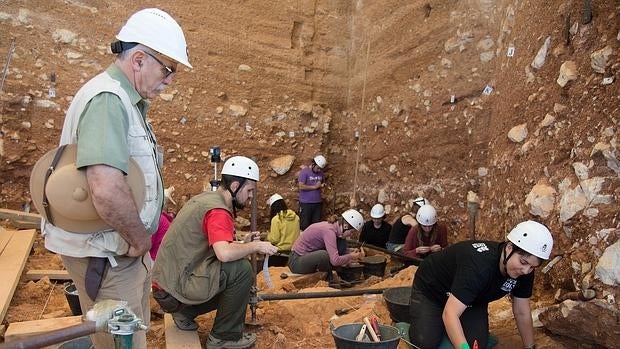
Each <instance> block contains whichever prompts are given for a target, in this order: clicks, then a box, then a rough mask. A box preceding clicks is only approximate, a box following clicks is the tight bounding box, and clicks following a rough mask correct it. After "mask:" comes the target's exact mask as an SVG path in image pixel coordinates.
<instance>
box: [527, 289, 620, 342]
mask: <svg viewBox="0 0 620 349" xmlns="http://www.w3.org/2000/svg"><path fill="white" fill-rule="evenodd" d="M538 318H539V319H540V321H541V322H542V323H543V324H544V325H545V328H546V329H547V330H549V331H551V332H552V333H554V334H557V335H560V336H566V337H570V338H576V339H578V340H579V341H580V342H581V343H584V344H585V343H587V344H593V345H599V346H603V347H605V348H617V345H618V343H620V311H618V309H617V308H616V307H615V306H614V305H612V304H608V303H607V302H605V301H603V300H600V299H595V300H592V301H589V302H579V301H573V300H566V301H564V302H562V303H561V304H559V305H557V306H553V307H549V308H548V309H547V310H546V311H544V312H542V313H541V314H540V315H539V316H538Z"/></svg>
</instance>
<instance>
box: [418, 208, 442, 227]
mask: <svg viewBox="0 0 620 349" xmlns="http://www.w3.org/2000/svg"><path fill="white" fill-rule="evenodd" d="M415 220H416V221H418V223H420V224H422V225H433V224H435V223H437V211H436V210H435V208H434V207H433V206H431V205H424V206H422V207H420V209H419V210H418V213H417V214H416V215H415Z"/></svg>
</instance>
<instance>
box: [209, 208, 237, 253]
mask: <svg viewBox="0 0 620 349" xmlns="http://www.w3.org/2000/svg"><path fill="white" fill-rule="evenodd" d="M202 231H203V232H204V234H205V236H206V237H207V241H208V242H209V245H210V246H212V245H213V244H214V243H216V242H218V241H228V242H232V241H233V240H234V239H235V222H234V220H233V217H232V214H231V213H230V212H228V211H227V210H225V209H223V208H214V209H212V210H210V211H209V212H207V214H205V216H204V218H203V219H202Z"/></svg>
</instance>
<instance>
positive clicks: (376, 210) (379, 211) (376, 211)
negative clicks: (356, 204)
mask: <svg viewBox="0 0 620 349" xmlns="http://www.w3.org/2000/svg"><path fill="white" fill-rule="evenodd" d="M383 216H385V209H384V208H383V205H381V204H376V205H374V206H373V207H372V209H370V217H371V218H383Z"/></svg>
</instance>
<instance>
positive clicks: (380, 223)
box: [359, 204, 392, 248]
mask: <svg viewBox="0 0 620 349" xmlns="http://www.w3.org/2000/svg"><path fill="white" fill-rule="evenodd" d="M370 218H372V219H371V220H369V221H368V222H366V223H364V226H363V227H362V232H361V233H360V238H359V242H365V243H367V244H369V245H374V246H377V247H381V248H386V245H385V244H386V243H387V241H388V238H389V237H390V231H391V230H392V225H391V224H390V223H388V222H386V221H385V209H384V208H383V205H381V204H376V205H374V206H373V207H372V209H371V210H370Z"/></svg>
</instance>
